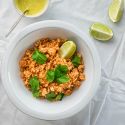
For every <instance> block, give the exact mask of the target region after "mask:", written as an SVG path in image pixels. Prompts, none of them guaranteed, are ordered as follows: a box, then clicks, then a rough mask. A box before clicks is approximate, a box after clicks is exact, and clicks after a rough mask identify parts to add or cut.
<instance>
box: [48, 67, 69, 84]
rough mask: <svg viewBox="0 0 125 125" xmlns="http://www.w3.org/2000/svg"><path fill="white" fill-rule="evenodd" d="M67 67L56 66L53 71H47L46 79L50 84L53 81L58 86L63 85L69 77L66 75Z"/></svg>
mask: <svg viewBox="0 0 125 125" xmlns="http://www.w3.org/2000/svg"><path fill="white" fill-rule="evenodd" d="M67 72H68V67H67V66H66V65H57V67H56V68H55V69H54V70H48V72H47V75H46V79H47V80H48V81H49V82H50V83H51V82H53V81H55V82H57V83H58V84H63V83H66V82H68V81H69V80H70V79H69V76H68V75H67Z"/></svg>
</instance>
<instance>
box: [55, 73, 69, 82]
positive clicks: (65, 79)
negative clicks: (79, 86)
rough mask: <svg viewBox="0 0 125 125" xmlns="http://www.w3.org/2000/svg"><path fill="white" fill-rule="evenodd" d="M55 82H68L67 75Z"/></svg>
mask: <svg viewBox="0 0 125 125" xmlns="http://www.w3.org/2000/svg"><path fill="white" fill-rule="evenodd" d="M56 81H57V82H58V83H59V84H62V83H66V82H68V81H69V76H68V75H62V76H61V77H59V78H57V79H56Z"/></svg>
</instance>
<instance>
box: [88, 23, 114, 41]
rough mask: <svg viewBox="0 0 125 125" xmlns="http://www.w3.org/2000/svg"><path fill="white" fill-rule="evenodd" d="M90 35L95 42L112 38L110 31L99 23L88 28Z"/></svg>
mask: <svg viewBox="0 0 125 125" xmlns="http://www.w3.org/2000/svg"><path fill="white" fill-rule="evenodd" d="M90 34H91V36H93V37H94V38H95V39H97V40H101V41H107V40H110V39H111V38H112V37H113V32H112V30H111V29H110V28H109V27H108V26H106V25H104V24H101V23H94V24H93V25H92V26H91V28H90Z"/></svg>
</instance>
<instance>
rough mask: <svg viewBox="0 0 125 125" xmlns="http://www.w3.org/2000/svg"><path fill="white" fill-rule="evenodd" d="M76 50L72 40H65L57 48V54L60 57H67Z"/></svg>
mask: <svg viewBox="0 0 125 125" xmlns="http://www.w3.org/2000/svg"><path fill="white" fill-rule="evenodd" d="M75 51H76V44H75V43H74V42H73V41H67V42H65V43H64V44H63V45H62V46H61V47H60V49H59V55H60V57H61V58H65V59H68V58H70V57H71V56H72V55H73V54H74V53H75Z"/></svg>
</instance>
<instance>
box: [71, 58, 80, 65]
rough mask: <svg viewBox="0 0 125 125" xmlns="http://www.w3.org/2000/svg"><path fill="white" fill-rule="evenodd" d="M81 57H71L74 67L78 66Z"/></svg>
mask: <svg viewBox="0 0 125 125" xmlns="http://www.w3.org/2000/svg"><path fill="white" fill-rule="evenodd" d="M80 62H81V58H80V57H79V56H74V57H73V58H72V63H73V65H74V66H75V67H78V66H79V65H80Z"/></svg>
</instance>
